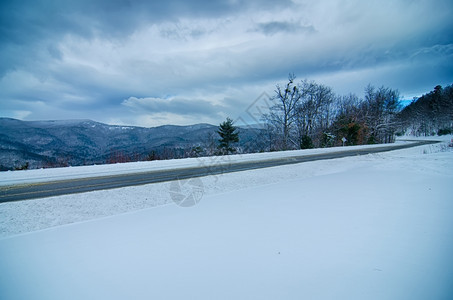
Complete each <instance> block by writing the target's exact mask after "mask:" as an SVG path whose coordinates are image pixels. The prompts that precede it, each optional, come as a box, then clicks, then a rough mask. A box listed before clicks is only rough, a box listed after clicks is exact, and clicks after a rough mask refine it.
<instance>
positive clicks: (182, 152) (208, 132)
mask: <svg viewBox="0 0 453 300" xmlns="http://www.w3.org/2000/svg"><path fill="white" fill-rule="evenodd" d="M216 130H217V126H214V125H210V124H196V125H190V126H176V125H165V126H159V127H154V128H145V127H135V126H118V125H107V124H103V123H99V122H94V121H91V120H63V121H20V120H16V119H10V118H0V169H1V170H14V169H24V168H46V167H63V166H79V165H89V164H105V163H117V162H127V161H140V160H155V159H171V158H182V157H191V156H204V155H211V154H213V152H214V151H215V150H216V147H217V146H216V142H217V139H218V136H217V134H216ZM239 133H240V138H241V142H240V144H239V147H238V150H239V151H247V152H255V151H259V146H258V145H257V144H256V142H255V141H256V137H257V135H259V134H260V133H261V132H260V130H256V129H246V128H240V129H239ZM245 149H246V150H245Z"/></svg>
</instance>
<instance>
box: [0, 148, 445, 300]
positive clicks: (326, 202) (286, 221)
mask: <svg viewBox="0 0 453 300" xmlns="http://www.w3.org/2000/svg"><path fill="white" fill-rule="evenodd" d="M451 170H453V152H452V151H451V149H450V148H444V147H442V145H434V146H422V147H417V148H412V149H406V150H398V151H393V152H386V153H380V154H373V155H366V156H360V157H348V158H342V159H335V160H328V161H317V162H310V163H302V164H298V165H288V166H282V167H274V168H268V169H261V170H255V171H246V172H239V173H231V174H224V175H221V176H215V177H213V176H211V177H205V178H202V181H203V184H204V187H205V195H204V197H203V199H202V200H201V202H200V203H199V204H198V205H196V206H194V207H191V208H181V207H179V206H177V205H175V204H172V205H165V206H160V207H156V208H152V209H143V208H147V207H151V206H153V205H156V203H169V202H170V201H171V200H170V199H169V197H168V196H166V195H168V193H166V192H165V188H166V187H168V184H154V185H146V186H141V187H133V188H122V189H119V190H111V191H102V192H92V193H86V194H80V195H71V196H63V197H54V198H47V199H38V200H32V201H22V202H17V203H4V204H0V211H1V212H2V215H1V216H0V220H2V225H1V226H2V228H3V234H5V233H6V234H12V233H13V232H14V230H13V229H6V228H7V227H8V226H9V225H11V224H14V226H19V227H20V225H19V223H28V224H30V227H31V229H32V230H34V229H37V228H36V227H35V226H36V225H38V227H39V226H42V227H45V225H44V224H41V223H40V218H41V220H43V223H45V224H47V225H52V224H51V223H52V222H56V223H59V224H64V223H65V222H67V221H81V220H88V219H90V218H96V217H98V215H96V214H99V213H101V212H102V213H103V214H104V215H108V214H109V213H110V214H115V213H119V212H121V211H127V210H128V209H141V210H138V211H133V212H129V213H124V214H120V215H115V216H111V217H106V218H100V219H97V220H91V221H85V222H79V223H76V224H68V225H65V226H57V227H53V228H49V229H46V230H41V231H36V232H31V233H27V234H21V235H16V236H10V237H5V238H3V239H0V266H1V270H2V271H1V272H0V298H1V299H12V300H16V299H46V300H53V299H69V300H71V299H88V300H90V299H112V300H115V299H126V298H128V299H321V300H322V299H370V300H373V299H411V300H414V299H450V298H451V296H452V295H453V289H452V286H451V278H453V261H452V260H451V253H453V241H452V239H451V237H452V236H453V219H452V218H451V212H452V211H453V201H452V199H453V197H452V195H453V186H452V185H451V183H452V182H453V173H452V171H451ZM165 197H167V198H165ZM170 203H171V202H170ZM85 205H88V208H86V209H85V208H84V206H85ZM121 207H123V208H121ZM125 207H127V208H125ZM5 212H6V213H5ZM95 212H97V213H95ZM16 218H17V219H16ZM71 218H73V219H71ZM3 220H10V221H12V223H10V222H9V221H6V222H5V221H3ZM14 220H16V221H14ZM35 222H37V224H36V223H35ZM55 225H56V224H55ZM14 226H12V227H14ZM5 229H6V230H5ZM22 229H23V228H22ZM22 229H21V230H22ZM8 230H9V231H8ZM16 232H17V229H16Z"/></svg>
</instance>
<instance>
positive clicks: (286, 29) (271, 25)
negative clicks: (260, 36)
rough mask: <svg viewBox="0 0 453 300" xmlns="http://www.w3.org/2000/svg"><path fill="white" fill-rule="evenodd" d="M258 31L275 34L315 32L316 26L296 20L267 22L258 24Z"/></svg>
mask: <svg viewBox="0 0 453 300" xmlns="http://www.w3.org/2000/svg"><path fill="white" fill-rule="evenodd" d="M257 31H260V32H263V33H264V34H265V35H274V34H277V33H281V32H283V33H314V32H316V30H315V28H314V27H313V26H311V25H307V26H303V25H300V24H299V23H296V22H286V21H283V22H281V21H280V22H278V21H272V22H266V23H259V24H258V25H257Z"/></svg>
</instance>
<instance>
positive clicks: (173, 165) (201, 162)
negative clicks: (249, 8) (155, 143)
mask: <svg viewBox="0 0 453 300" xmlns="http://www.w3.org/2000/svg"><path fill="white" fill-rule="evenodd" d="M400 143H410V142H405V141H400V142H399V143H396V144H395V145H398V144H400ZM385 146H388V145H366V146H351V147H332V148H323V149H309V150H295V151H282V152H268V153H254V154H240V155H229V156H213V157H198V158H186V159H171V160H156V161H144V162H132V163H118V164H110V165H92V166H78V167H65V168H53V169H34V170H21V171H7V172H0V186H5V185H13V184H25V183H36V182H46V181H54V180H67V179H76V178H87V177H97V176H108V175H119V174H128V173H137V172H149V171H157V170H165V169H184V168H190V167H200V166H206V167H209V166H211V165H228V164H230V163H233V162H245V161H258V160H266V159H275V158H286V157H294V156H302V155H313V154H321V153H332V152H341V151H348V150H354V149H361V148H379V147H385Z"/></svg>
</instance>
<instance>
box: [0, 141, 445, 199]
mask: <svg viewBox="0 0 453 300" xmlns="http://www.w3.org/2000/svg"><path fill="white" fill-rule="evenodd" d="M433 143H437V142H435V141H416V142H413V143H408V144H398V145H394V144H389V145H387V146H383V147H378V148H369V149H366V148H362V149H355V150H346V151H341V152H331V153H322V154H314V155H301V156H295V157H288V158H275V159H267V160H261V161H253V162H238V163H230V164H228V165H220V164H218V165H216V164H213V165H209V166H198V167H191V168H185V169H176V170H172V169H169V170H159V171H150V172H141V173H133V174H123V175H112V176H100V177H89V178H78V179H69V180H60V181H51V182H42V183H32V184H20V185H11V186H2V187H0V203H3V202H10V201H20V200H29V199H36V198H44V197H51V196H60V195H67V194H75V193H84V192H90V191H97V190H105V189H114V188H120V187H127V186H135V185H143V184H149V183H156V182H165V181H171V180H180V179H187V178H194V177H201V176H208V175H218V174H223V173H231V172H239V171H245V170H253V169H261V168H268V167H275V166H282V165H288V164H297V163H303V162H307V161H316V160H323V159H334V158H342V157H347V156H356V155H365V154H370V153H378V152H385V151H392V150H398V149H405V148H411V147H416V146H421V145H427V144H433Z"/></svg>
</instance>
